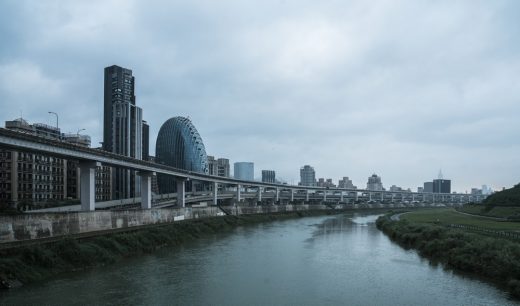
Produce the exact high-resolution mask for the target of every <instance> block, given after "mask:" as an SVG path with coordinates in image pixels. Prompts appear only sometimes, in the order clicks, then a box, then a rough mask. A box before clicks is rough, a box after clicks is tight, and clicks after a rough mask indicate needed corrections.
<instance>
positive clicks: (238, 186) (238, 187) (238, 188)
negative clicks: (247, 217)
mask: <svg viewBox="0 0 520 306" xmlns="http://www.w3.org/2000/svg"><path fill="white" fill-rule="evenodd" d="M240 189H242V185H240V184H238V185H237V203H240V201H241V200H242V195H241V190H240Z"/></svg>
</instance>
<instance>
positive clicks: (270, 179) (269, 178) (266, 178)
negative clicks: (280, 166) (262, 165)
mask: <svg viewBox="0 0 520 306" xmlns="http://www.w3.org/2000/svg"><path fill="white" fill-rule="evenodd" d="M262 182H264V183H275V182H276V173H275V172H274V170H262Z"/></svg>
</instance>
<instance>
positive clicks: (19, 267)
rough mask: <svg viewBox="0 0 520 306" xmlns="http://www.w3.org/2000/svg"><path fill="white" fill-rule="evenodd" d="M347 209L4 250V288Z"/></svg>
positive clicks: (217, 220) (196, 222)
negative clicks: (249, 228)
mask: <svg viewBox="0 0 520 306" xmlns="http://www.w3.org/2000/svg"><path fill="white" fill-rule="evenodd" d="M344 212H345V210H318V211H294V212H282V213H269V214H254V215H241V216H222V217H213V218H203V219H192V220H186V221H180V222H174V223H169V224H164V225H160V226H154V227H147V228H146V227H145V228H139V229H135V230H129V231H125V232H117V233H107V234H104V235H103V236H97V237H87V238H63V239H60V240H58V241H52V242H48V243H44V244H31V245H27V246H19V247H15V248H10V249H5V250H0V288H1V287H4V288H6V287H7V288H9V287H16V286H19V285H22V284H26V283H31V282H36V281H42V280H45V279H48V278H50V277H53V276H55V275H58V274H60V273H65V272H71V271H77V270H84V269H88V268H90V267H94V266H102V265H108V264H111V263H114V262H116V261H118V260H121V259H123V258H127V257H132V256H138V255H141V254H146V253H151V252H153V251H155V250H157V249H159V248H162V247H166V246H170V247H171V246H173V247H175V246H178V245H181V244H182V243H185V242H187V241H191V240H194V239H198V238H200V237H203V236H205V235H211V234H214V233H217V232H223V231H227V230H231V229H233V228H235V227H237V226H245V225H250V224H257V223H261V222H270V221H275V220H283V219H289V218H300V217H306V216H315V215H328V214H339V213H344Z"/></svg>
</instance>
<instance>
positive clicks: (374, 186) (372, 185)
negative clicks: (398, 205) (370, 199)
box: [367, 173, 384, 191]
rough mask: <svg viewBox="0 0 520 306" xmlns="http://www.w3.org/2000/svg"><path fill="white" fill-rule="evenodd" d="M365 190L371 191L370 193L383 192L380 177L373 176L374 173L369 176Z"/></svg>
mask: <svg viewBox="0 0 520 306" xmlns="http://www.w3.org/2000/svg"><path fill="white" fill-rule="evenodd" d="M367 190H372V191H382V190H384V188H383V183H382V182H381V177H379V176H377V174H375V173H374V174H372V176H369V177H368V182H367Z"/></svg>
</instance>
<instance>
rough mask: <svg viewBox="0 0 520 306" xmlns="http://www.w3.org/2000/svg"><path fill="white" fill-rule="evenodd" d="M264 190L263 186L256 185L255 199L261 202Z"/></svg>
mask: <svg viewBox="0 0 520 306" xmlns="http://www.w3.org/2000/svg"><path fill="white" fill-rule="evenodd" d="M263 191H264V188H262V187H258V194H257V201H258V202H262V192H263Z"/></svg>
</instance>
